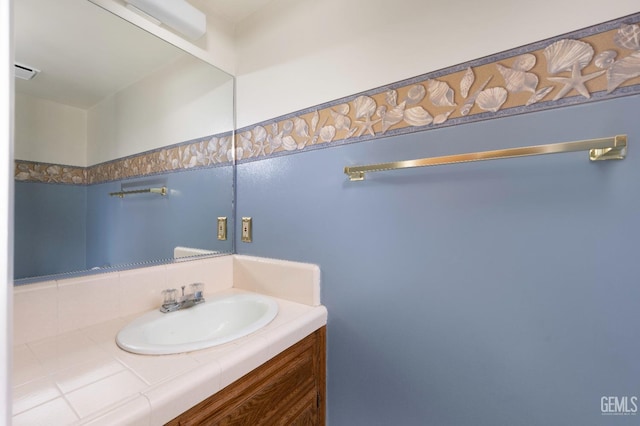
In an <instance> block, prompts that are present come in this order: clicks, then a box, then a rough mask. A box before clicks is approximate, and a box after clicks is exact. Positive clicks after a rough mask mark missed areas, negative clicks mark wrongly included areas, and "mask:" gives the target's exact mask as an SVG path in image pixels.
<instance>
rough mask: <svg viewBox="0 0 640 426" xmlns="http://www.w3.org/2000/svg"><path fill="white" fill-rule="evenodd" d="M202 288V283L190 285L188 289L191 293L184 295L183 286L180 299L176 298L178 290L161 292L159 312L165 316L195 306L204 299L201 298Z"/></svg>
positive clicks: (172, 289)
mask: <svg viewBox="0 0 640 426" xmlns="http://www.w3.org/2000/svg"><path fill="white" fill-rule="evenodd" d="M203 287H204V284H202V283H193V284H190V285H189V289H190V290H191V293H187V294H184V288H185V286H182V287H181V289H182V296H180V297H176V294H177V293H178V290H176V289H175V288H168V289H166V290H162V295H163V296H164V302H162V306H160V312H162V313H164V314H166V313H168V312H173V311H178V310H180V309H187V308H190V307H192V306H195V305H197V304H198V303H202V302H204V297H203V296H202V288H203Z"/></svg>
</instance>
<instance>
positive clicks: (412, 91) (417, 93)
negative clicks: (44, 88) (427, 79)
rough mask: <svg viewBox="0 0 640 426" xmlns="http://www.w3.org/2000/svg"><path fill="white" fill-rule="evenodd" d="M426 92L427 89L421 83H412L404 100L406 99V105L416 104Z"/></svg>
mask: <svg viewBox="0 0 640 426" xmlns="http://www.w3.org/2000/svg"><path fill="white" fill-rule="evenodd" d="M426 94H427V90H426V89H425V88H424V86H423V85H422V84H414V85H413V86H411V87H410V88H409V90H408V91H407V96H405V98H404V101H406V104H407V105H417V104H419V103H420V102H421V101H422V100H423V99H424V97H425V95H426Z"/></svg>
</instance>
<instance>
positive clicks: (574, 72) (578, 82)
mask: <svg viewBox="0 0 640 426" xmlns="http://www.w3.org/2000/svg"><path fill="white" fill-rule="evenodd" d="M605 72H606V70H603V71H598V72H594V73H593V74H587V75H582V72H581V71H580V64H579V63H578V62H576V63H575V64H573V68H572V69H571V77H547V80H551V81H553V82H556V83H562V84H564V87H563V88H562V89H560V91H559V92H558V94H557V95H556V97H555V98H553V100H554V101H557V100H558V99H560V98H561V97H563V96H564V95H566V94H567V93H569V92H570V91H571V90H572V89H575V91H576V92H578V93H580V94H581V95H582V96H584V97H585V98H587V99H589V98H590V97H591V94H590V93H589V91H588V90H587V88H586V87H585V85H584V84H585V83H586V82H587V81H589V80H592V79H594V78H596V77H598V76H600V75H602V74H604V73H605Z"/></svg>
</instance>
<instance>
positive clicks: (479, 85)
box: [236, 13, 640, 163]
mask: <svg viewBox="0 0 640 426" xmlns="http://www.w3.org/2000/svg"><path fill="white" fill-rule="evenodd" d="M639 22H640V13H637V14H633V15H629V16H626V17H623V18H620V19H616V20H613V21H609V22H606V23H603V24H599V25H596V26H593V27H589V28H586V29H583V30H578V31H574V32H571V33H568V34H564V35H561V36H558V37H554V38H551V39H548V40H544V41H540V42H536V43H533V44H529V45H526V46H523V47H520V48H516V49H512V50H508V51H505V52H502V53H498V54H495V55H491V56H488V57H485V58H481V59H477V60H473V61H470V62H466V63H463V64H460V65H456V66H453V67H449V68H445V69H442V70H439V71H434V72H431V73H428V74H424V75H421V76H417V77H413V78H410V79H407V80H403V81H400V82H397V83H393V84H390V85H387V86H385V87H380V88H377V89H373V90H369V91H366V92H362V93H359V94H356V95H353V96H348V97H345V98H342V99H338V100H335V101H331V102H327V103H324V104H321V105H318V106H315V107H311V108H307V109H304V110H301V111H297V112H295V113H292V114H287V115H284V116H281V117H278V118H275V119H272V120H267V121H265V122H261V123H258V124H255V125H251V126H246V127H243V128H241V129H239V130H238V131H237V132H236V160H237V161H238V162H239V163H244V162H250V161H256V160H261V159H264V158H269V157H274V156H278V155H287V154H293V153H296V152H301V151H306V150H311V149H320V148H325V147H330V146H338V145H342V144H347V143H355V142H361V141H368V140H373V139H378V138H384V137H388V136H395V135H401V134H407V133H413V132H422V131H428V130H431V129H436V128H441V127H446V126H455V125H459V124H464V123H470V122H475V121H481V120H489V119H494V118H499V117H506V116H511V115H516V114H523V113H528V112H534V111H541V110H545V109H551V108H558V107H563V106H569V105H576V104H581V103H586V102H594V101H599V100H603V99H610V98H615V97H620V96H629V95H634V94H640V41H639V40H640V25H639V24H638V23H639Z"/></svg>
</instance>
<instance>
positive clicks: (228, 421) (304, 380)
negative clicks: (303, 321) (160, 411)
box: [168, 327, 326, 426]
mask: <svg viewBox="0 0 640 426" xmlns="http://www.w3.org/2000/svg"><path fill="white" fill-rule="evenodd" d="M325 333H326V328H325V327H322V328H321V329H319V330H317V331H315V332H314V333H312V334H310V335H309V336H307V337H306V338H304V339H303V340H301V341H300V342H298V343H296V344H295V345H293V346H292V347H290V348H289V349H287V350H285V351H284V352H282V353H281V354H279V355H277V356H276V357H274V358H273V359H271V360H270V361H268V362H266V363H265V364H263V365H262V366H260V367H258V368H257V369H255V370H254V371H252V372H250V373H249V374H247V375H245V376H244V377H242V378H240V379H239V380H237V381H235V382H234V383H232V384H231V385H229V386H227V387H226V388H224V389H223V390H221V391H220V392H218V393H216V394H215V395H212V396H211V397H209V398H208V399H206V400H205V401H203V402H201V403H200V404H198V405H196V406H195V407H193V408H191V409H189V410H188V411H186V412H185V413H183V414H181V415H180V416H178V417H176V418H175V419H173V420H172V421H171V422H169V423H168V425H251V426H254V425H256V426H257V425H287V426H289V425H323V424H324V410H325V404H324V398H325V374H326V366H325V362H326V361H325V360H326V358H325V350H326V344H325V340H326V334H325Z"/></svg>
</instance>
